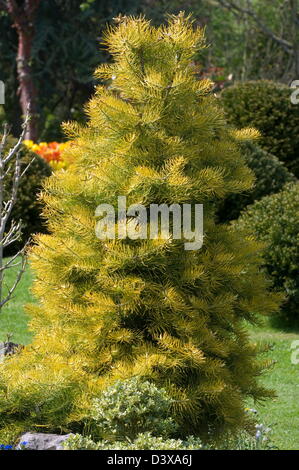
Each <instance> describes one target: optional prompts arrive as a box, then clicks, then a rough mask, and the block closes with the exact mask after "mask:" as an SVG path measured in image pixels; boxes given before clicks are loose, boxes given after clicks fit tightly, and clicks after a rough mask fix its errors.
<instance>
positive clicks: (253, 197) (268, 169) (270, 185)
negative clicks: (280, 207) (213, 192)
mask: <svg viewBox="0 0 299 470" xmlns="http://www.w3.org/2000/svg"><path fill="white" fill-rule="evenodd" d="M241 151H242V154H243V155H244V156H245V158H246V162H247V165H248V166H249V168H250V169H251V170H252V171H253V173H254V175H255V178H256V179H255V184H254V187H253V189H252V190H249V191H247V192H244V193H242V194H231V195H230V196H229V197H228V198H226V199H225V200H224V201H222V202H221V203H220V207H219V209H218V217H219V221H220V222H228V221H230V220H234V219H237V218H238V217H239V215H240V213H241V211H242V210H243V209H245V208H246V207H247V206H248V205H250V204H253V203H254V202H255V201H259V200H260V199H261V198H262V197H264V196H268V195H270V194H274V193H277V192H279V191H280V190H281V189H282V188H283V187H284V186H285V185H286V184H287V183H291V182H296V180H297V178H296V177H295V176H294V175H293V174H292V173H290V172H289V170H288V169H287V168H286V166H285V165H284V164H283V163H282V162H281V161H279V160H278V158H277V157H275V156H274V155H271V154H270V153H268V152H266V151H265V150H263V149H261V148H260V147H259V146H258V145H257V144H255V143H253V142H243V143H241Z"/></svg>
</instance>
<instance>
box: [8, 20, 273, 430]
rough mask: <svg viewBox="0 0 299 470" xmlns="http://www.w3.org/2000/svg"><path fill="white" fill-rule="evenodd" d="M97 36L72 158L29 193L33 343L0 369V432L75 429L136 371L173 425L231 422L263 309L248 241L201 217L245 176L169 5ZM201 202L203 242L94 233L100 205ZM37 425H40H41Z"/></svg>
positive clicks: (188, 36)
mask: <svg viewBox="0 0 299 470" xmlns="http://www.w3.org/2000/svg"><path fill="white" fill-rule="evenodd" d="M117 22H118V24H117V25H116V26H115V27H111V28H109V29H108V31H107V34H106V37H105V42H106V45H107V46H108V50H109V52H110V54H111V55H112V57H113V59H114V60H113V62H112V63H111V64H109V65H107V64H105V65H102V66H101V67H99V69H98V70H97V71H96V75H97V77H100V78H101V79H104V80H107V81H108V85H107V86H98V87H97V90H96V93H95V96H94V97H93V98H92V99H91V101H90V102H89V104H88V105H87V107H86V110H87V113H88V116H89V121H88V124H87V125H86V126H79V125H77V124H74V123H69V124H66V125H65V129H66V132H67V133H68V135H69V136H70V137H71V138H72V139H73V140H74V144H73V145H72V146H70V147H69V150H67V151H68V152H70V153H71V156H72V160H73V161H75V162H76V163H75V164H74V165H73V166H72V167H71V168H70V169H68V170H67V171H61V172H57V173H55V174H54V175H53V176H51V177H50V178H49V180H48V182H47V184H46V186H45V190H44V193H43V201H44V202H45V204H46V209H45V215H46V217H47V220H48V227H49V230H50V234H48V235H39V236H38V237H37V244H36V246H34V248H33V249H32V253H31V264H32V267H33V269H34V271H35V273H36V281H35V285H34V293H35V294H36V296H37V298H38V299H39V304H38V305H37V306H31V307H30V314H31V316H32V319H31V323H30V328H31V329H32V330H33V331H34V332H35V337H34V340H33V343H32V344H31V345H29V346H27V347H26V348H25V349H24V350H23V351H22V352H21V353H20V354H19V355H18V356H16V357H13V358H11V359H9V360H6V361H5V364H4V365H2V366H1V396H0V409H1V420H2V427H3V428H4V427H7V426H8V427H9V426H10V423H11V422H13V421H17V422H18V423H23V422H26V426H27V427H28V423H30V426H31V429H32V428H34V426H44V427H43V428H42V429H48V430H54V429H62V430H64V431H66V430H68V429H73V430H76V429H80V426H81V424H80V423H82V422H84V419H85V416H86V415H87V414H88V411H89V408H90V405H91V399H92V398H93V397H97V396H99V394H100V393H101V391H102V390H104V389H106V388H107V386H109V385H111V384H112V383H114V382H115V381H116V380H118V379H122V378H129V377H132V376H136V375H137V376H141V377H144V378H146V379H148V380H152V381H154V382H155V383H156V384H157V385H159V386H163V387H165V388H166V389H167V390H168V391H169V393H170V394H171V396H172V397H174V399H175V403H174V405H173V406H174V410H173V411H174V413H175V416H176V418H177V419H178V420H179V423H180V425H181V431H182V433H186V434H195V435H199V436H205V435H206V433H207V432H209V433H210V435H214V433H217V432H224V431H226V430H228V431H229V430H237V429H242V428H244V427H246V425H247V424H248V423H247V421H248V418H247V415H246V413H245V412H244V401H245V400H246V399H247V398H248V397H253V398H255V399H263V398H265V397H267V396H270V395H271V392H270V391H268V390H266V389H264V388H263V387H262V386H261V385H259V383H258V380H257V378H258V376H259V375H260V374H261V372H262V371H263V370H264V369H265V368H267V362H260V361H259V360H258V358H257V355H258V350H257V347H256V345H254V344H252V343H251V342H250V341H249V339H248V334H247V332H246V328H245V327H244V323H245V321H250V322H255V321H256V318H257V316H258V315H261V314H269V313H271V312H272V311H275V310H276V309H277V304H278V303H279V296H277V295H274V294H269V293H268V292H267V287H268V281H267V280H266V279H265V278H264V275H263V274H262V273H261V272H260V270H259V264H260V246H259V245H258V244H257V243H255V242H254V241H253V240H251V239H246V238H244V237H243V235H242V234H240V233H234V232H233V231H232V230H231V229H230V228H229V227H227V226H224V225H217V224H216V223H215V222H214V218H215V217H214V211H213V207H214V204H213V203H214V201H215V200H216V199H219V198H224V197H226V196H227V195H228V194H231V193H237V192H241V191H244V190H248V189H249V188H250V187H251V186H252V184H253V176H252V174H251V172H250V170H249V169H248V168H247V167H246V164H245V161H244V158H243V157H242V155H241V154H240V151H239V144H238V141H239V140H241V139H245V140H247V139H251V138H253V137H254V135H255V132H254V130H250V129H247V130H244V131H237V132H234V131H233V130H231V129H230V128H229V127H228V126H227V124H226V122H225V119H224V115H223V112H222V110H221V109H220V108H219V107H218V104H217V99H216V98H215V97H214V96H213V95H212V94H211V93H210V90H211V83H210V81H209V80H200V81H198V80H197V79H196V75H195V68H194V66H193V62H192V58H193V57H194V54H195V53H197V52H198V51H199V50H200V49H202V48H203V47H204V36H203V31H202V30H201V29H194V28H193V24H192V21H191V20H190V18H189V17H187V18H186V17H185V16H184V15H183V14H180V15H178V16H171V17H170V18H169V20H168V24H167V25H166V26H161V27H158V28H154V27H152V26H151V25H150V23H149V22H148V21H146V20H145V19H144V18H129V17H123V18H118V21H117ZM118 196H126V198H127V204H128V205H130V204H143V205H144V206H145V207H146V208H149V207H150V204H153V203H155V204H162V203H165V204H173V203H176V204H179V205H183V204H187V203H189V204H195V203H198V204H203V205H204V243H203V246H202V248H201V249H198V250H185V249H184V242H185V240H184V239H182V240H179V239H174V238H172V237H169V238H168V239H163V238H162V236H160V237H158V238H156V239H146V240H144V239H136V240H132V239H130V238H128V237H127V238H122V239H115V240H100V239H99V238H97V237H96V234H95V227H96V224H97V218H96V217H95V210H96V208H97V206H98V205H99V204H102V203H109V204H111V205H112V206H113V207H114V208H115V210H116V212H117V208H118V199H117V198H118ZM38 429H41V428H40V427H39V428H38Z"/></svg>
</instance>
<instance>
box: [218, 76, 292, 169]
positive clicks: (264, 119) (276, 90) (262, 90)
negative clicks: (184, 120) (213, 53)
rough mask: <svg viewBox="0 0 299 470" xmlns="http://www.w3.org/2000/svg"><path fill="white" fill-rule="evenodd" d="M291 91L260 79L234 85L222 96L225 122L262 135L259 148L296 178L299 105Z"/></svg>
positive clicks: (225, 90)
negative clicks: (283, 163) (296, 104)
mask: <svg viewBox="0 0 299 470" xmlns="http://www.w3.org/2000/svg"><path fill="white" fill-rule="evenodd" d="M290 96H291V89H290V88H289V87H288V86H286V85H282V84H279V83H275V82H271V81H267V80H259V81H252V82H244V83H237V84H235V85H234V86H232V87H228V88H226V89H224V90H223V92H222V93H221V100H222V103H223V106H224V109H225V111H226V114H227V118H228V121H229V122H230V123H231V124H233V125H234V126H237V127H239V128H242V127H247V126H252V127H255V128H256V129H258V130H259V131H260V132H261V134H262V137H261V140H260V145H261V147H262V148H263V149H264V150H266V151H267V152H270V153H272V154H273V155H275V156H276V157H278V158H279V160H281V161H283V162H285V164H286V166H287V167H288V168H289V170H291V171H292V172H293V173H294V174H295V175H296V176H297V177H298V176H299V132H298V129H299V106H295V105H293V104H292V103H291V100H290Z"/></svg>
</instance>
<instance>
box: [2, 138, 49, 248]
mask: <svg viewBox="0 0 299 470" xmlns="http://www.w3.org/2000/svg"><path fill="white" fill-rule="evenodd" d="M15 142H16V140H15V139H14V138H13V137H10V138H9V140H8V148H10V147H12V146H13V145H14V144H15ZM33 158H34V160H33V161H32V159H33ZM21 161H22V164H21V168H22V169H23V170H24V169H25V168H26V166H27V165H28V164H29V163H30V162H31V161H32V163H31V165H30V166H29V168H28V170H27V172H26V174H25V175H24V177H23V178H22V179H21V182H20V186H19V189H18V197H17V202H16V204H15V206H14V208H13V211H12V214H11V217H10V220H16V221H19V220H22V235H21V239H20V240H18V241H17V242H15V243H13V244H12V245H11V246H9V247H7V249H6V250H5V255H6V256H9V255H12V254H14V253H15V252H16V251H17V250H19V249H20V248H21V247H23V246H24V244H25V243H26V241H27V240H28V239H29V238H30V236H31V235H33V234H34V233H39V232H44V231H45V226H44V223H43V219H42V217H41V210H42V206H41V203H40V202H39V201H38V199H37V196H38V193H39V192H40V190H41V188H42V182H43V180H44V178H46V177H48V176H50V174H51V172H52V171H51V168H50V167H49V165H48V164H47V162H46V161H45V160H43V159H42V158H40V157H39V156H37V155H35V154H33V153H32V152H30V151H29V150H28V149H27V148H26V147H25V146H23V147H22V149H21ZM13 171H14V169H13V166H12V168H11V170H10V172H9V173H8V175H7V177H6V179H5V182H4V184H5V187H4V196H5V198H6V199H7V198H9V197H10V191H11V187H12V178H13Z"/></svg>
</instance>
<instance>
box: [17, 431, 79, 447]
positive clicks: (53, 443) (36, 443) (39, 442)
mask: <svg viewBox="0 0 299 470" xmlns="http://www.w3.org/2000/svg"><path fill="white" fill-rule="evenodd" d="M70 436H71V434H63V435H61V434H46V433H34V432H26V433H25V434H23V435H22V436H21V437H20V440H19V443H18V445H17V447H16V448H17V449H18V450H21V449H22V448H23V449H24V448H25V449H26V450H63V446H62V443H63V442H64V441H65V440H66V439H68V438H69V437H70ZM23 442H26V445H25V446H21V443H23Z"/></svg>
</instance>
